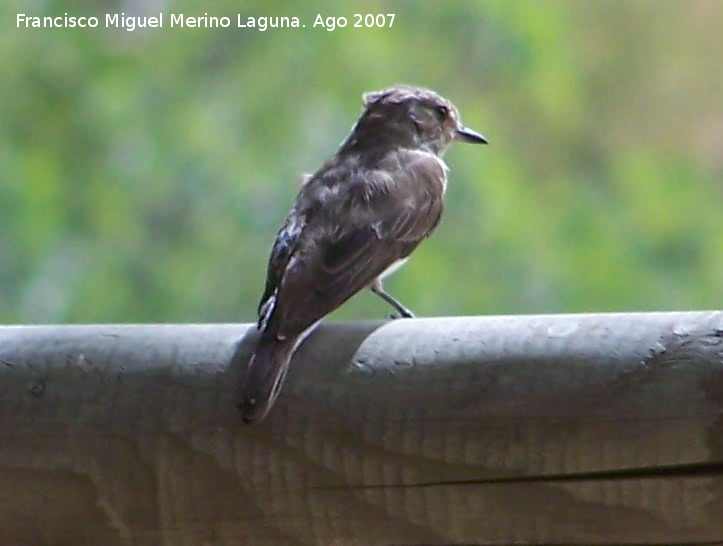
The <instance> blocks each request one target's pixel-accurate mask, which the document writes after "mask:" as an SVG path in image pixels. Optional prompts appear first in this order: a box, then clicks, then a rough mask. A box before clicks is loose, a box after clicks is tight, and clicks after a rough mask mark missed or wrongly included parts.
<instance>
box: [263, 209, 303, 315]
mask: <svg viewBox="0 0 723 546" xmlns="http://www.w3.org/2000/svg"><path fill="white" fill-rule="evenodd" d="M305 224H306V222H305V219H304V216H303V215H301V214H299V212H298V211H297V210H296V208H294V209H292V210H291V212H290V213H289V215H288V216H287V217H286V221H285V222H284V225H283V226H281V229H280V230H279V232H278V233H277V234H276V240H275V241H274V245H273V246H272V247H271V254H270V256H269V264H268V267H267V270H266V286H265V287H264V293H263V294H262V295H261V299H260V300H259V307H258V316H259V327H260V328H264V324H265V322H266V321H267V320H268V316H269V314H270V312H271V311H272V310H273V307H274V306H275V300H276V292H277V288H278V286H279V282H280V281H281V277H282V275H283V273H284V270H285V269H286V267H287V265H288V263H289V258H290V257H291V255H292V254H293V252H294V249H295V248H296V245H297V242H298V240H299V237H300V236H301V234H302V232H303V230H304V226H305Z"/></svg>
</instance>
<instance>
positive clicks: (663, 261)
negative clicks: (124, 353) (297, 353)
mask: <svg viewBox="0 0 723 546" xmlns="http://www.w3.org/2000/svg"><path fill="white" fill-rule="evenodd" d="M139 10H141V11H139ZM160 11H162V12H163V13H164V14H165V17H166V19H165V20H164V23H165V24H164V27H165V28H163V29H156V30H136V31H134V32H128V31H126V30H122V29H106V28H97V29H87V30H81V29H77V28H76V29H45V30H30V29H17V28H15V20H16V14H17V13H26V14H28V15H39V16H44V15H62V14H63V13H65V12H68V14H69V15H96V16H98V17H100V18H101V27H102V26H103V17H104V15H105V14H106V13H115V12H125V13H126V15H130V14H140V13H141V12H143V13H147V14H154V13H158V12H160ZM357 12H360V13H395V14H396V17H395V22H394V26H393V27H392V28H391V29H389V28H386V29H354V28H350V27H347V28H343V29H336V30H335V31H333V32H328V31H326V30H323V29H318V28H317V29H312V28H310V27H311V25H312V24H313V20H314V18H315V16H316V14H317V13H321V14H322V15H323V16H324V17H327V16H332V15H336V16H346V17H347V18H348V19H349V22H350V25H351V23H353V18H352V15H353V14H354V13H357ZM170 13H185V14H188V15H203V14H204V13H208V14H209V15H216V16H222V15H227V16H229V17H231V18H232V21H233V23H234V24H235V18H236V17H235V16H236V14H237V13H241V14H242V15H243V16H244V17H246V16H248V15H252V16H262V15H286V16H298V17H299V18H300V19H301V22H302V23H304V24H306V25H307V28H301V29H268V30H267V31H265V32H259V31H258V30H253V29H239V28H229V29H179V28H173V29H171V28H168V27H169V21H168V18H169V14H170ZM0 15H1V16H2V17H1V19H0V21H1V24H2V27H3V28H2V32H1V33H0V51H2V52H3V54H2V55H0V73H2V75H3V76H2V78H1V79H0V97H1V98H2V100H0V119H1V120H2V123H1V124H0V166H1V168H2V177H1V179H0V218H1V220H2V221H1V223H0V321H2V322H13V323H36V322H109V321H133V322H140V321H161V322H174V321H250V320H253V319H254V317H255V308H256V303H257V298H258V296H259V295H260V292H261V289H262V283H263V278H264V273H265V266H266V259H267V256H268V251H269V248H270V245H271V242H272V241H273V238H274V236H275V234H276V230H277V228H278V226H279V225H280V223H281V221H282V219H283V217H284V216H285V214H286V212H287V210H288V208H289V207H290V205H291V202H292V200H293V198H294V196H295V194H296V191H297V187H298V183H299V181H300V179H301V175H302V173H305V172H311V171H313V170H315V169H316V168H317V167H318V166H319V165H320V163H321V162H322V161H323V160H324V159H325V158H326V157H327V156H328V155H330V154H331V153H333V152H334V150H335V149H336V146H337V145H338V143H339V142H341V140H342V139H343V138H344V137H345V135H346V133H347V132H348V130H349V128H350V127H351V125H352V123H353V122H354V121H355V119H356V117H357V115H358V113H359V111H360V107H361V99H360V95H361V93H362V92H363V91H369V90H374V89H379V88H382V87H386V86H388V85H390V84H394V83H402V82H404V83H414V84H418V85H424V86H428V87H431V88H433V89H435V90H437V91H439V92H440V93H442V94H444V95H445V96H447V97H449V98H450V99H452V100H453V101H454V102H455V103H456V104H457V106H458V107H459V109H460V111H461V112H462V116H463V119H464V121H465V123H466V124H467V125H469V126H471V127H473V128H475V129H477V130H479V131H481V132H482V133H484V134H485V135H486V136H487V137H488V138H489V139H490V141H491V146H489V147H487V148H476V147H466V146H462V145H458V146H456V147H453V148H452V150H451V151H450V152H449V153H448V155H447V157H446V159H447V162H448V164H449V165H450V167H451V172H450V185H449V191H448V192H447V197H448V202H447V208H446V214H445V217H444V219H443V220H442V224H441V226H440V227H439V229H438V230H437V232H436V234H435V235H434V236H433V237H432V238H431V239H429V240H428V241H427V242H425V243H424V244H423V245H422V246H421V247H420V248H419V250H418V251H417V252H416V253H415V255H414V257H413V259H412V260H410V262H409V264H408V265H407V266H406V267H405V268H404V269H403V270H402V271H401V272H399V273H397V274H396V275H395V276H394V277H393V278H391V279H389V280H387V282H386V286H387V288H388V289H389V290H390V291H391V292H392V293H393V294H395V295H396V296H397V297H399V298H400V299H401V300H402V301H404V302H405V303H406V304H407V305H408V306H410V307H411V308H412V309H414V310H415V311H416V312H417V313H418V314H420V315H454V314H494V313H528V312H543V313H546V312H574V311H611V310H620V311H634V310H666V309H684V308H715V307H720V306H721V304H722V302H723V287H722V286H721V284H722V283H721V278H722V275H721V274H722V273H723V238H722V237H721V234H723V214H721V206H720V203H721V198H722V197H723V188H722V186H721V174H723V85H722V82H721V75H720V70H721V69H720V67H721V66H723V33H721V32H720V28H721V24H723V3H720V2H716V1H715V0H712V1H690V2H678V1H675V0H663V1H643V0H619V1H608V0H600V1H596V2H579V1H576V0H569V1H551V2H537V1H535V0H524V1H523V0H499V1H484V2H470V1H462V0H451V1H448V2H413V1H411V0H410V1H396V2H382V1H376V2H363V1H361V0H359V1H357V2H336V1H335V2H331V1H326V2H320V3H317V4H314V5H312V4H311V3H307V4H301V3H292V2H286V3H284V2H265V1H260V0H249V1H247V2H244V3H243V4H241V3H238V2H234V1H231V0H219V1H212V2H205V3H198V2H189V1H187V2H182V1H179V2H174V1H171V2H158V1H155V2H153V1H150V2H145V3H139V2H133V1H132V0H128V1H127V2H125V3H124V2H114V1H105V2H101V1H90V2H88V1H85V2H81V1H75V2H74V1H70V0H68V1H65V2H61V1H55V2H53V1H48V2H44V1H42V0H40V1H33V2H30V1H26V2H21V1H18V0H10V1H9V2H4V3H3V4H2V7H0ZM387 312H388V309H387V308H386V306H385V305H384V304H383V303H382V302H381V301H380V300H378V299H377V298H375V297H374V296H372V295H360V296H358V297H357V298H355V299H354V300H352V301H351V302H349V303H348V304H347V305H345V306H344V307H343V308H342V309H341V310H340V311H338V312H337V313H336V314H335V316H336V317H344V318H381V317H383V316H385V315H386V313H387Z"/></svg>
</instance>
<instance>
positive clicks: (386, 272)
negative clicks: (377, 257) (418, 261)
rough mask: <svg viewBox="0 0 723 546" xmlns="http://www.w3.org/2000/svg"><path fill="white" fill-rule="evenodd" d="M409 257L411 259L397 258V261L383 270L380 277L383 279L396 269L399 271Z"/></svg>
mask: <svg viewBox="0 0 723 546" xmlns="http://www.w3.org/2000/svg"><path fill="white" fill-rule="evenodd" d="M408 259H409V258H402V259H401V260H397V261H396V262H394V263H393V264H392V265H390V266H389V267H387V268H386V269H385V270H384V271H383V272H382V274H381V275H379V278H380V279H383V278H384V277H388V276H389V275H391V274H392V273H394V272H395V271H397V270H398V269H399V268H401V267H402V266H403V265H404V264H405V263H406V261H407V260H408Z"/></svg>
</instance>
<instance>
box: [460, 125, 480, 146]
mask: <svg viewBox="0 0 723 546" xmlns="http://www.w3.org/2000/svg"><path fill="white" fill-rule="evenodd" d="M454 139H455V140H459V141H460V142H469V143H470V144H488V142H487V139H486V138H485V137H483V136H482V135H480V134H479V133H478V132H477V131H473V130H472V129H468V128H467V127H464V126H462V125H460V126H459V128H458V129H457V131H456V132H455V135H454Z"/></svg>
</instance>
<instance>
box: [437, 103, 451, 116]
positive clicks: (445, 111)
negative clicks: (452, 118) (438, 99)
mask: <svg viewBox="0 0 723 546" xmlns="http://www.w3.org/2000/svg"><path fill="white" fill-rule="evenodd" d="M436 110H437V114H439V117H440V118H442V119H444V118H446V117H447V116H448V115H449V108H447V107H446V106H445V105H444V104H440V105H439V106H437V108H436Z"/></svg>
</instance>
